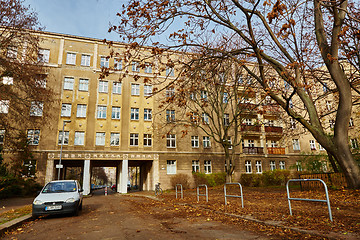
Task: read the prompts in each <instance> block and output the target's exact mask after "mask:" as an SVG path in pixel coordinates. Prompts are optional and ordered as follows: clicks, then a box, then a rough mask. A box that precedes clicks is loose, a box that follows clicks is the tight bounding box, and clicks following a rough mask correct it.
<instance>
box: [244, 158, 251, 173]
mask: <svg viewBox="0 0 360 240" xmlns="http://www.w3.org/2000/svg"><path fill="white" fill-rule="evenodd" d="M245 172H246V173H252V167H251V161H250V160H246V161H245Z"/></svg>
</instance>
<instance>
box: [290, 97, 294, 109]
mask: <svg viewBox="0 0 360 240" xmlns="http://www.w3.org/2000/svg"><path fill="white" fill-rule="evenodd" d="M293 107H294V104H293V101H292V100H291V99H290V101H289V108H293Z"/></svg>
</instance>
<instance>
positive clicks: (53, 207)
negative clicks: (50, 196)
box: [45, 205, 62, 211]
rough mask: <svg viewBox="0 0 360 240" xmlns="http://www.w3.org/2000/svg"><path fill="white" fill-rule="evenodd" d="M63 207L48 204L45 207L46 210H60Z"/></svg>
mask: <svg viewBox="0 0 360 240" xmlns="http://www.w3.org/2000/svg"><path fill="white" fill-rule="evenodd" d="M61 208H62V206H61V205H54V206H47V207H45V211H51V210H60V209H61Z"/></svg>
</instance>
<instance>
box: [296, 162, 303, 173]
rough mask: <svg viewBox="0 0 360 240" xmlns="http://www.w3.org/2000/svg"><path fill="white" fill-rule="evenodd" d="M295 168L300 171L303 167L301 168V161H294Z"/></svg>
mask: <svg viewBox="0 0 360 240" xmlns="http://www.w3.org/2000/svg"><path fill="white" fill-rule="evenodd" d="M296 170H297V171H299V172H301V171H302V170H303V169H302V166H301V162H296Z"/></svg>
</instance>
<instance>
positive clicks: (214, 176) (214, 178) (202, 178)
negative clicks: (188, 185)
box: [193, 172, 226, 187]
mask: <svg viewBox="0 0 360 240" xmlns="http://www.w3.org/2000/svg"><path fill="white" fill-rule="evenodd" d="M193 178H194V182H195V185H196V186H198V185H202V184H206V185H207V186H208V187H214V186H218V185H222V184H224V183H225V182H226V173H224V172H219V173H211V174H205V173H199V172H194V173H193Z"/></svg>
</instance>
